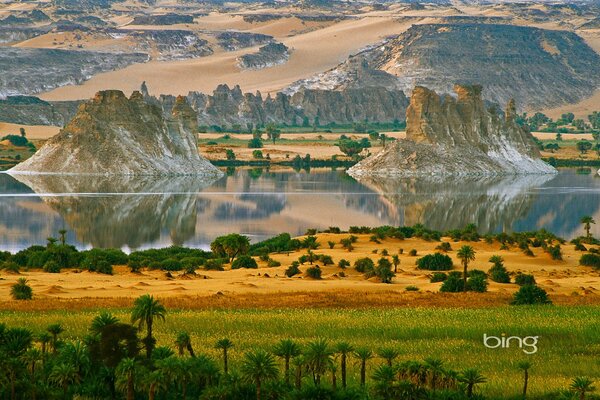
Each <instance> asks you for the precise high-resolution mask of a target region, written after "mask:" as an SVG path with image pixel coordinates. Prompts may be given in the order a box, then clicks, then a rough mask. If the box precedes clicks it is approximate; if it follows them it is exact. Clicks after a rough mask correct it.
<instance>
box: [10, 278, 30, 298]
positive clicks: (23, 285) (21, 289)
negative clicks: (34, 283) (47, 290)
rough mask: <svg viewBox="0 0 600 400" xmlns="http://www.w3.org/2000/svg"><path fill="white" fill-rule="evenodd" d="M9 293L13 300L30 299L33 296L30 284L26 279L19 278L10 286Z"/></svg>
mask: <svg viewBox="0 0 600 400" xmlns="http://www.w3.org/2000/svg"><path fill="white" fill-rule="evenodd" d="M10 295H11V296H12V298H13V299H14V300H31V298H32V297H33V290H32V289H31V286H29V285H28V284H27V279H25V278H20V279H19V280H17V283H15V284H14V285H12V286H11V288H10Z"/></svg>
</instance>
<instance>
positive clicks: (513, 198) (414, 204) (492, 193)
mask: <svg viewBox="0 0 600 400" xmlns="http://www.w3.org/2000/svg"><path fill="white" fill-rule="evenodd" d="M553 178H554V176H553V175H528V176H518V177H515V176H512V177H474V176H473V177H465V178H452V179H451V178H434V177H419V178H405V179H389V178H387V179H381V178H377V177H368V178H367V177H364V178H361V183H363V184H365V185H366V186H368V187H371V188H373V189H374V190H376V191H378V192H379V193H380V194H381V197H382V199H383V201H384V202H387V203H389V204H390V205H393V206H394V207H395V208H396V209H398V212H399V213H400V217H401V221H400V224H401V225H414V224H417V223H420V224H423V225H425V226H427V227H429V228H433V229H438V230H447V229H455V228H459V227H463V226H465V225H466V224H468V223H474V224H476V225H477V226H478V227H479V230H480V232H493V231H499V230H507V231H509V230H511V227H512V226H513V223H514V221H515V220H518V219H520V218H524V217H525V216H526V215H527V214H528V212H529V210H530V208H531V206H532V204H533V203H534V201H535V200H536V197H537V195H534V194H532V193H531V192H530V190H531V189H533V188H537V187H539V186H541V185H543V184H544V183H546V182H548V181H550V180H551V179H553Z"/></svg>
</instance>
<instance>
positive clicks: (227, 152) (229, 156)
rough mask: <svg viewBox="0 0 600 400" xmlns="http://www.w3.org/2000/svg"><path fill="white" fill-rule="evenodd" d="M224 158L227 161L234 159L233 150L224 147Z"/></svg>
mask: <svg viewBox="0 0 600 400" xmlns="http://www.w3.org/2000/svg"><path fill="white" fill-rule="evenodd" d="M225 158H226V159H227V160H228V161H234V160H235V153H234V152H233V150H231V149H226V150H225Z"/></svg>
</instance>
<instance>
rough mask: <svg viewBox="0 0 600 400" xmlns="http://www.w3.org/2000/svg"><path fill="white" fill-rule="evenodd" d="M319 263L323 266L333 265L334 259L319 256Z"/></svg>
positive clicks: (324, 255)
mask: <svg viewBox="0 0 600 400" xmlns="http://www.w3.org/2000/svg"><path fill="white" fill-rule="evenodd" d="M319 261H321V262H322V263H323V265H333V264H334V262H333V258H331V256H330V255H327V254H319Z"/></svg>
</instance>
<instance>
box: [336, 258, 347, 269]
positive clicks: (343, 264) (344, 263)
mask: <svg viewBox="0 0 600 400" xmlns="http://www.w3.org/2000/svg"><path fill="white" fill-rule="evenodd" d="M349 266H350V261H348V260H346V259H344V258H342V259H341V260H340V261H339V262H338V267H340V268H341V269H346V268H347V267H349Z"/></svg>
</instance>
